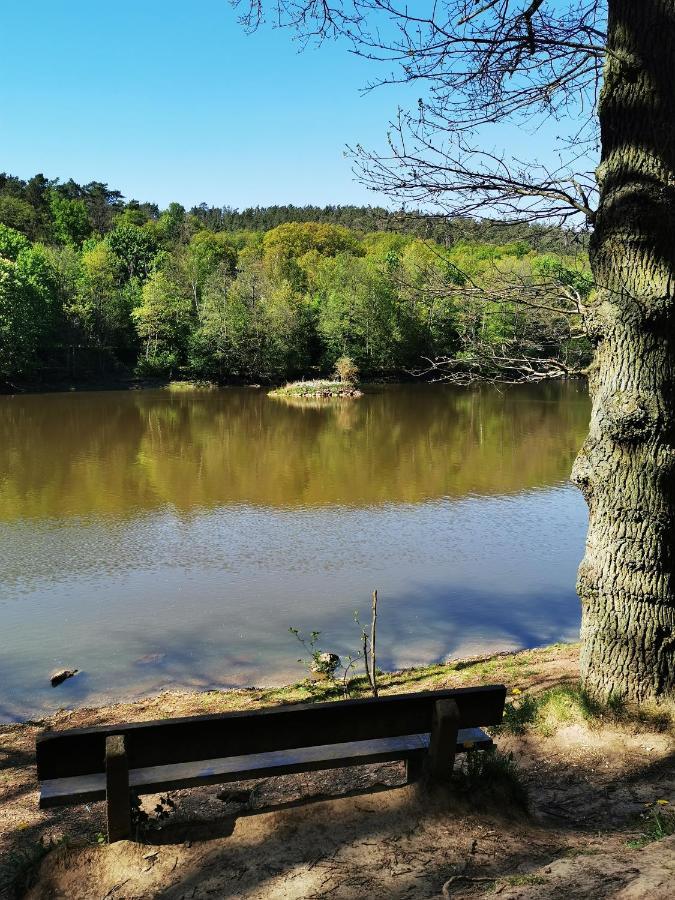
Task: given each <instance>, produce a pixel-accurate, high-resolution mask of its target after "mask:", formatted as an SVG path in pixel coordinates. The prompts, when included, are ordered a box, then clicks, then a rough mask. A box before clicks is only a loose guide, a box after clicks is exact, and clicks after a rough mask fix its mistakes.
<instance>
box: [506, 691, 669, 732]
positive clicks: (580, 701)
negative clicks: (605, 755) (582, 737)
mask: <svg viewBox="0 0 675 900" xmlns="http://www.w3.org/2000/svg"><path fill="white" fill-rule="evenodd" d="M608 723H609V724H612V723H614V724H619V723H631V724H633V725H636V726H638V727H641V726H644V727H648V728H658V729H664V728H668V727H669V726H670V724H671V715H670V713H669V712H668V711H667V710H665V709H659V708H651V707H644V706H643V707H636V706H635V705H633V704H629V703H626V702H624V701H623V699H622V698H621V697H618V696H610V698H609V700H608V701H607V703H604V704H603V703H599V702H598V701H597V700H595V699H593V698H592V697H590V696H589V695H588V694H587V693H586V692H585V691H584V690H583V689H582V688H581V687H580V686H579V685H560V686H557V687H554V688H550V689H549V690H547V691H542V692H541V693H540V694H532V693H522V694H519V695H518V696H517V697H512V698H511V699H510V700H509V701H507V703H506V707H505V709H504V720H503V722H502V724H501V725H500V726H499V729H501V730H503V731H508V732H511V733H512V734H522V733H523V732H524V731H525V730H526V729H527V728H532V729H534V730H535V731H538V732H539V733H541V734H544V735H549V736H550V735H552V734H554V733H555V732H556V731H557V729H558V728H561V727H564V726H566V725H583V724H586V725H595V726H598V725H606V724H608Z"/></svg>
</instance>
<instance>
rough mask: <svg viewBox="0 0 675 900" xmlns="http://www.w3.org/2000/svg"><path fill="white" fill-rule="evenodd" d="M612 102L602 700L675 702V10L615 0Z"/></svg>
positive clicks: (600, 578) (668, 2)
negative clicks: (671, 697) (667, 698)
mask: <svg viewBox="0 0 675 900" xmlns="http://www.w3.org/2000/svg"><path fill="white" fill-rule="evenodd" d="M608 48H609V49H608V55H607V62H606V65H605V78H604V85H603V89H602V93H601V96H600V110H599V112H600V126H601V139H602V158H601V163H600V166H599V168H598V173H597V174H598V183H599V187H600V206H599V210H598V214H597V218H596V221H595V230H594V234H593V237H592V241H591V250H590V253H591V265H592V268H593V272H594V276H595V279H596V284H597V286H598V291H597V296H596V298H595V299H594V301H593V302H592V304H591V305H590V306H589V308H588V310H587V314H586V315H587V323H588V326H589V330H590V332H591V334H592V335H593V337H594V339H595V340H596V342H597V354H596V359H595V362H594V365H593V371H592V373H591V377H590V386H591V395H592V399H593V411H592V415H591V424H590V431H589V435H588V438H587V440H586V442H585V444H584V446H583V448H582V450H581V452H580V454H579V457H578V458H577V461H576V463H575V466H574V472H573V476H572V477H573V480H574V481H575V483H576V484H578V485H579V487H580V488H581V490H582V491H583V493H584V496H585V498H586V501H587V503H588V508H589V514H590V525H589V531H588V538H587V543H586V554H585V557H584V559H583V562H582V563H581V566H580V569H579V580H578V591H579V596H580V598H581V602H582V627H581V636H582V653H581V672H582V679H583V682H584V684H585V687H586V688H587V690H588V691H589V692H590V693H591V695H593V696H595V697H597V698H599V699H607V698H608V697H609V696H610V695H611V694H614V695H615V696H623V697H627V698H629V699H633V700H638V701H641V700H645V699H648V698H653V697H660V696H665V695H668V694H671V695H672V694H673V693H675V665H674V660H675V654H674V649H675V572H674V571H673V564H674V559H675V68H674V67H675V0H640V2H637V0H609V36H608Z"/></svg>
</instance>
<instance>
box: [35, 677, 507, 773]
mask: <svg viewBox="0 0 675 900" xmlns="http://www.w3.org/2000/svg"><path fill="white" fill-rule="evenodd" d="M505 698H506V688H505V687H504V686H503V685H493V686H489V687H472V688H455V689H451V690H442V691H424V692H420V693H416V694H394V695H389V696H386V697H380V698H377V699H375V698H372V697H369V698H365V699H361V700H342V701H339V702H335V703H308V704H298V705H292V704H289V705H287V706H275V707H270V708H268V709H257V710H251V711H248V710H247V711H244V712H228V713H219V714H215V715H207V716H190V717H186V718H180V719H161V720H158V721H154V722H134V723H130V724H122V725H104V726H96V727H94V728H76V729H71V730H69V731H60V732H47V733H45V734H43V735H41V736H40V737H39V738H38V740H37V748H36V750H37V766H38V779H39V780H40V781H44V780H45V779H51V778H69V777H73V776H77V775H92V774H95V773H98V772H103V771H104V770H105V742H106V737H108V736H109V735H113V734H123V735H124V736H125V744H126V749H127V754H128V759H129V767H130V768H141V767H145V766H161V765H170V764H172V763H180V762H193V761H196V760H203V759H218V758H221V757H226V756H245V755H248V754H251V753H267V752H270V751H273V750H291V749H295V748H298V747H315V746H320V745H322V744H338V743H343V742H346V741H360V740H372V739H377V738H388V737H398V736H400V735H407V734H423V733H425V732H429V731H430V730H431V722H432V716H433V710H434V704H435V703H436V701H437V700H455V701H456V703H457V706H458V708H459V715H460V722H459V727H460V728H473V727H479V726H481V725H498V724H499V723H500V722H501V720H502V714H503V712H504V701H505Z"/></svg>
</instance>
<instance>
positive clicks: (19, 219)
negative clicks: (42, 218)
mask: <svg viewBox="0 0 675 900" xmlns="http://www.w3.org/2000/svg"><path fill="white" fill-rule="evenodd" d="M36 220H37V216H36V214H35V210H34V208H33V207H32V206H31V204H30V203H27V202H26V201H25V200H22V199H21V198H20V197H12V196H11V195H2V194H0V224H1V225H7V226H9V227H10V228H16V230H17V231H21V232H23V234H26V235H31V234H32V233H33V232H34V230H35V225H36Z"/></svg>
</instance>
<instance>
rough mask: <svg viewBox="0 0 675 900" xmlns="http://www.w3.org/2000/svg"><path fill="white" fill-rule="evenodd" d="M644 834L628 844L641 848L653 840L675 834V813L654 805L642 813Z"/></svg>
mask: <svg viewBox="0 0 675 900" xmlns="http://www.w3.org/2000/svg"><path fill="white" fill-rule="evenodd" d="M641 827H642V834H641V835H640V837H639V838H637V839H635V840H632V841H627V846H628V847H630V848H631V849H633V850H639V849H641V848H642V847H645V846H646V845H647V844H651V843H652V842H653V841H660V840H661V839H662V838H665V837H670V835H671V834H675V813H673V812H671V811H670V810H664V809H660V808H659V807H658V806H653V807H651V808H650V809H649V810H647V811H646V812H644V813H643V814H642V822H641Z"/></svg>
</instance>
